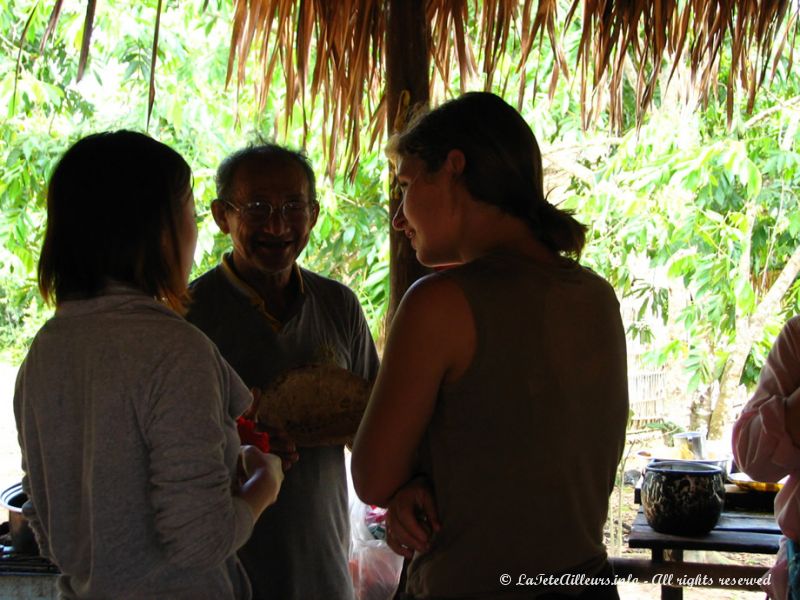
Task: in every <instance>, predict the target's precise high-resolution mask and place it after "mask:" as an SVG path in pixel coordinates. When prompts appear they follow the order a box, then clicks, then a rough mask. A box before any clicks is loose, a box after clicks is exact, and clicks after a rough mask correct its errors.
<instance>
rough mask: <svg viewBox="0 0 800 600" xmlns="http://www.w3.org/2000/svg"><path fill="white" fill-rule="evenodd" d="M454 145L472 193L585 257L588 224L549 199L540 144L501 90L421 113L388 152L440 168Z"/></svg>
mask: <svg viewBox="0 0 800 600" xmlns="http://www.w3.org/2000/svg"><path fill="white" fill-rule="evenodd" d="M454 149H458V150H460V151H461V152H463V154H464V157H465V159H466V160H465V166H464V171H463V173H462V175H461V177H462V181H463V183H464V185H465V186H466V188H467V190H468V191H469V192H470V194H472V196H474V197H475V198H476V199H477V200H480V201H482V202H486V203H487V204H491V205H493V206H497V207H498V208H499V209H500V210H502V211H504V212H506V213H508V214H510V215H513V216H515V217H517V218H519V219H522V220H523V221H525V222H526V223H527V224H528V225H529V226H530V228H531V230H532V232H533V234H534V236H535V237H536V238H537V239H538V240H539V241H540V242H542V243H543V244H545V245H546V246H547V247H548V248H549V249H551V250H552V251H554V252H556V253H563V254H566V255H569V256H573V257H575V258H578V257H580V254H581V251H582V250H583V246H584V243H585V240H586V226H585V225H583V224H581V223H579V222H578V221H577V220H576V219H575V218H574V217H573V216H572V215H573V213H572V211H568V210H562V209H559V208H557V207H555V206H553V205H552V204H550V203H549V202H548V201H547V198H546V197H545V194H544V184H543V173H542V172H543V169H542V155H541V152H540V150H539V144H538V143H537V142H536V137H535V136H534V135H533V131H531V128H530V127H529V126H528V124H527V123H526V122H525V120H524V119H523V118H522V116H521V115H520V114H519V113H518V112H517V111H516V110H515V109H514V108H512V107H511V106H510V105H509V104H507V103H506V102H505V101H504V100H503V99H502V98H500V97H499V96H496V95H495V94H491V93H489V92H469V93H467V94H464V95H462V96H460V97H458V98H456V99H454V100H450V101H449V102H445V103H444V104H442V105H440V106H438V107H437V108H435V109H433V110H431V111H427V112H422V113H421V114H418V115H417V116H416V117H415V118H414V120H412V122H411V124H410V125H409V127H408V129H406V130H405V131H403V132H401V133H399V134H397V135H395V136H393V137H392V138H391V139H390V140H389V144H388V146H387V154H389V155H390V156H392V157H394V158H398V157H402V156H416V157H418V158H420V159H421V160H422V161H423V162H424V163H425V166H426V168H427V170H428V171H430V172H434V171H437V170H439V168H441V166H442V164H444V161H445V159H446V158H447V155H448V153H449V152H450V151H451V150H454Z"/></svg>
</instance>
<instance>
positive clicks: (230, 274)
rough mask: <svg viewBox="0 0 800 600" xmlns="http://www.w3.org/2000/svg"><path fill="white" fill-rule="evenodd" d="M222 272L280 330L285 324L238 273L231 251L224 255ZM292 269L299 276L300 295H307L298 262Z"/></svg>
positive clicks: (273, 326)
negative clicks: (271, 311) (270, 310)
mask: <svg viewBox="0 0 800 600" xmlns="http://www.w3.org/2000/svg"><path fill="white" fill-rule="evenodd" d="M221 267H222V273H223V274H224V275H225V278H226V279H227V280H228V282H229V283H230V284H231V285H232V286H233V287H234V288H236V289H237V290H238V291H239V292H240V293H241V294H242V295H244V297H245V298H247V300H248V301H249V302H250V304H251V306H253V308H255V309H256V310H257V311H258V312H260V313H261V314H262V315H264V317H265V318H266V319H267V320H268V321H269V323H270V325H271V326H272V328H273V329H274V330H275V331H279V330H280V328H281V326H282V325H283V324H282V323H281V322H280V321H279V320H278V319H277V318H276V317H275V316H274V315H272V314H271V313H270V312H269V311H268V310H267V306H266V304H264V300H263V299H262V298H261V295H260V294H259V293H258V292H256V291H255V290H254V289H253V288H252V286H251V285H250V284H248V283H247V282H246V281H245V280H244V279H242V278H241V277H239V275H237V274H236V269H235V268H234V267H233V255H232V254H231V253H228V254H225V255H223V257H222V265H221ZM292 271H293V273H294V275H296V276H297V282H298V288H299V290H300V297H301V298H302V297H303V296H305V293H306V288H305V284H304V283H303V273H302V272H301V271H300V267H299V266H298V265H297V263H294V264H293V265H292Z"/></svg>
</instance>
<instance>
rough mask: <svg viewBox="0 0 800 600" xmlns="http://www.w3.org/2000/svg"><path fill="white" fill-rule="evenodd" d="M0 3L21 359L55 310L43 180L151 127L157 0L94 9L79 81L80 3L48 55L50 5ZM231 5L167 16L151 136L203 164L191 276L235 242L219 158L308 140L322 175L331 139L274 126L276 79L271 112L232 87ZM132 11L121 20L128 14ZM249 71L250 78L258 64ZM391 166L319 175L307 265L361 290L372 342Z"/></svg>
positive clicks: (5, 183)
mask: <svg viewBox="0 0 800 600" xmlns="http://www.w3.org/2000/svg"><path fill="white" fill-rule="evenodd" d="M0 3H2V4H4V6H3V9H4V10H3V11H1V12H0V25H1V26H2V28H1V29H2V31H3V32H4V33H3V35H2V37H0V44H2V49H3V52H2V53H0V73H3V74H4V75H3V76H2V79H0V114H2V115H3V117H4V118H3V120H2V122H0V165H2V177H1V178H0V209H2V211H1V212H0V242H2V245H1V246H0V298H2V309H0V343H2V349H1V350H0V352H2V354H4V355H5V356H6V359H10V360H13V361H15V362H16V361H18V360H19V359H20V358H21V356H22V354H24V352H25V349H26V348H27V345H28V344H29V342H30V339H31V337H32V335H33V334H34V333H35V332H36V330H37V329H38V327H39V326H40V325H41V323H42V322H43V321H44V320H45V319H46V318H47V316H48V315H49V314H51V310H50V309H48V308H47V307H44V306H43V304H42V301H41V299H40V297H39V295H38V292H37V289H36V261H37V259H38V252H39V248H40V247H41V240H42V234H43V225H44V206H45V195H46V182H47V177H48V176H49V173H51V172H52V170H53V167H54V166H55V164H56V161H57V160H58V158H59V156H60V155H61V153H63V151H64V150H65V149H66V148H67V147H68V146H69V144H70V143H71V142H73V141H75V140H76V139H77V138H79V137H81V136H82V135H85V134H87V133H90V132H94V131H101V130H106V129H116V128H129V129H135V130H144V129H145V127H146V124H147V123H146V108H147V93H148V82H149V78H150V51H151V47H152V35H153V23H154V20H155V6H156V3H155V2H145V3H139V4H134V5H130V4H128V3H120V2H113V1H112V2H108V3H104V5H107V8H105V9H103V8H100V9H99V10H98V13H97V16H96V20H95V28H94V33H93V36H92V46H91V54H90V60H89V62H88V65H87V71H86V74H85V75H84V78H83V80H82V81H81V82H79V83H77V82H76V81H75V78H76V75H77V61H78V56H79V49H80V43H81V36H82V27H83V12H82V11H83V10H84V7H83V6H82V5H81V6H77V5H75V6H70V5H68V4H65V5H64V7H63V11H62V15H61V18H60V21H59V25H58V27H57V28H56V31H55V34H54V36H53V37H52V38H51V39H50V41H49V42H48V45H47V48H46V49H45V52H44V53H40V52H39V42H40V40H41V36H42V34H43V32H44V28H45V26H46V21H47V17H48V13H47V10H45V8H43V7H41V6H39V5H38V4H37V3H36V2H34V1H32V0H27V1H4V2H3V1H2V0H0ZM230 11H231V6H230V5H229V3H224V2H217V3H215V2H211V3H209V6H207V7H206V8H205V10H203V2H202V0H195V1H193V2H186V3H180V4H178V3H165V7H164V12H163V14H162V24H161V36H160V41H159V53H158V64H157V72H156V87H157V95H156V102H155V105H154V110H153V114H152V117H151V121H150V124H149V133H150V134H151V135H153V136H154V137H155V138H157V139H160V140H161V141H163V142H165V143H167V144H169V145H171V146H173V147H174V148H176V149H177V150H178V151H179V152H181V154H183V155H184V156H185V157H186V159H187V160H188V162H189V163H190V164H191V165H192V167H193V170H194V193H195V198H196V203H197V210H198V221H199V239H198V248H197V253H196V255H195V269H194V275H199V274H200V273H202V272H204V271H206V270H207V269H209V268H211V267H213V266H214V265H216V264H217V263H218V262H219V260H220V257H221V255H222V253H223V252H225V251H227V250H228V248H229V242H228V240H227V239H226V237H225V236H223V235H221V234H220V233H219V231H218V229H217V227H216V224H215V223H214V221H213V218H212V217H211V214H210V208H209V207H210V201H211V199H213V198H214V197H215V192H214V181H213V177H214V171H215V169H216V166H217V165H218V164H219V162H220V161H221V160H222V158H224V156H226V155H227V154H228V153H230V152H232V151H233V150H235V149H237V148H239V147H241V146H243V145H245V144H246V143H250V142H253V141H256V140H258V139H276V141H278V142H279V143H286V144H288V145H290V146H293V147H297V148H299V147H302V146H305V151H306V152H307V154H308V155H309V157H310V159H311V161H312V163H313V164H314V166H315V171H316V172H317V173H318V174H322V173H323V172H324V167H323V159H322V140H321V139H320V138H319V137H315V136H312V135H309V136H308V137H307V139H306V140H305V143H304V139H305V138H306V136H305V130H304V127H303V124H302V111H301V110H300V109H299V108H297V109H296V114H294V115H290V116H291V117H292V118H290V119H289V121H288V126H287V127H286V130H285V131H284V130H283V128H281V129H280V130H279V129H276V123H277V122H278V121H279V120H280V119H279V116H282V111H283V102H284V100H283V92H282V82H281V80H280V78H279V74H276V76H275V77H276V79H275V82H274V85H273V92H274V93H273V94H272V95H271V97H270V98H269V99H268V101H267V105H266V107H265V110H264V111H263V112H259V111H258V110H256V99H255V98H254V97H253V93H252V91H251V88H250V87H243V88H242V89H240V90H237V89H236V86H235V85H232V86H231V87H230V88H229V89H225V87H224V85H223V83H224V81H225V73H226V69H227V60H228V40H229V36H230V16H231V15H230ZM123 12H124V14H125V18H124V19H123V18H119V16H120V15H121V14H123ZM31 13H32V14H33V17H32V19H31V24H30V27H29V29H28V31H27V34H26V35H25V37H24V40H23V43H22V49H21V52H20V48H19V41H20V39H21V36H22V30H23V28H24V24H25V22H26V20H27V19H28V16H29V15H30V14H31ZM18 53H19V55H20V69H19V77H18V78H17V77H15V68H16V57H17V54H18ZM254 60H255V59H254ZM250 67H251V68H250V69H249V71H250V72H251V73H255V72H257V71H258V69H257V68H255V65H251V66H250ZM311 108H313V107H311ZM320 112H321V111H316V112H315V113H314V112H313V111H312V122H311V123H309V130H310V131H318V130H319V124H320V123H319V121H320V119H321V115H320V114H319V113H320ZM384 162H385V161H384V160H383V159H382V157H381V156H380V155H379V153H378V152H377V151H373V152H371V153H368V154H366V155H365V156H364V158H363V160H362V168H361V169H360V170H359V173H358V175H357V178H356V180H355V182H354V183H350V182H348V181H347V180H345V179H344V178H342V177H339V178H337V179H335V180H334V181H330V180H328V179H326V178H324V177H322V176H321V175H320V176H318V191H319V195H320V198H321V200H322V213H321V216H320V220H319V223H318V225H317V227H316V229H315V231H314V232H313V235H312V239H311V242H310V244H309V247H308V249H307V250H306V252H305V256H304V257H303V259H302V260H303V263H304V265H305V266H306V267H308V268H310V269H312V270H314V271H317V272H320V273H322V274H324V275H328V276H331V277H334V278H336V279H339V280H341V281H343V282H344V283H346V284H348V285H350V286H351V287H352V288H353V289H354V290H355V291H356V293H357V294H358V296H359V298H360V300H361V302H362V304H363V306H364V308H365V312H366V314H367V318H368V321H369V323H370V326H371V328H372V330H373V333H374V334H375V335H376V337H378V336H380V335H381V334H382V325H383V318H384V315H385V311H386V305H387V300H388V277H387V275H388V252H389V250H388V222H389V216H388V212H387V208H386V205H387V203H386V201H385V198H386V193H385V190H384V187H383V186H384V183H383V182H384V181H385V180H386V177H385V174H384V172H383V169H384ZM122 183H123V182H121V184H122ZM112 193H113V191H112Z"/></svg>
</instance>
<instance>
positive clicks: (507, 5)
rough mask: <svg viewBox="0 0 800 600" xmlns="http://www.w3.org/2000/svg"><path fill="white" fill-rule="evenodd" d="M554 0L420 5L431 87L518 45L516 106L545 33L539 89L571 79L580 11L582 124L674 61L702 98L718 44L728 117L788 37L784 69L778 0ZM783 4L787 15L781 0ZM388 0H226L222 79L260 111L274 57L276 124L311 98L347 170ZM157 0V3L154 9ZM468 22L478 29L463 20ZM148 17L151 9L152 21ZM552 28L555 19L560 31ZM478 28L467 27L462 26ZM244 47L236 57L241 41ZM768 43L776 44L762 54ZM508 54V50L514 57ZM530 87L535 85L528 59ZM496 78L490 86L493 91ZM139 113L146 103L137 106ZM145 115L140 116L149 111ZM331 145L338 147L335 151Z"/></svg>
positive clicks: (380, 120)
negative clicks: (252, 98)
mask: <svg viewBox="0 0 800 600" xmlns="http://www.w3.org/2000/svg"><path fill="white" fill-rule="evenodd" d="M564 2H565V0H472V1H471V2H470V1H469V0H426V2H425V4H424V11H425V19H426V22H427V24H428V27H429V44H428V52H429V57H430V59H431V64H432V67H431V73H430V78H429V82H430V89H431V92H432V91H433V90H434V85H435V82H436V79H437V78H439V79H441V81H442V82H443V84H444V86H445V87H446V88H448V87H449V86H450V85H451V78H450V73H451V70H453V69H454V68H455V69H457V71H458V73H459V84H460V88H461V91H465V90H466V89H467V87H468V86H470V85H471V80H472V79H473V78H474V77H475V76H476V74H477V72H478V67H477V63H478V61H476V58H475V56H476V52H475V50H474V48H477V49H479V52H478V53H479V55H480V56H481V61H480V62H481V70H482V72H483V78H484V80H483V85H484V87H485V88H490V87H492V85H493V83H494V77H495V76H496V74H497V69H498V65H499V64H500V61H501V58H502V57H503V55H504V53H505V52H507V49H508V48H509V42H510V41H512V36H517V37H516V38H513V41H514V42H515V43H516V42H518V47H519V58H518V61H517V62H516V68H517V69H518V70H519V71H521V73H522V77H521V78H520V81H521V84H520V90H519V92H518V105H519V106H520V107H521V106H522V102H523V99H524V97H525V94H526V89H525V76H524V74H525V69H526V65H527V64H528V62H529V60H528V59H529V57H530V55H531V53H532V51H533V49H534V48H541V46H542V45H543V43H544V39H545V34H546V38H547V41H548V42H549V44H550V47H551V49H552V51H553V65H552V69H551V71H550V73H549V79H550V80H549V84H548V86H547V89H548V95H549V96H550V97H551V98H552V96H553V94H554V92H555V90H556V85H557V83H558V81H559V79H560V78H561V77H565V78H569V77H570V68H569V66H568V65H567V59H566V58H565V54H564V51H563V50H562V48H561V40H560V36H559V33H558V30H559V29H561V30H566V29H567V27H568V26H569V25H570V23H572V22H573V20H577V19H580V28H581V34H580V40H579V43H578V55H577V61H576V64H575V66H574V69H575V72H576V74H577V77H578V79H579V94H580V98H581V117H582V122H583V125H584V126H585V127H588V126H590V125H591V123H592V122H593V121H594V120H595V119H597V118H598V117H599V116H600V115H601V114H603V113H604V112H605V111H608V112H607V114H608V116H609V121H610V123H611V125H612V126H613V127H616V128H619V127H621V125H622V123H623V116H624V111H623V104H622V98H623V89H625V85H626V82H629V83H630V84H631V89H633V93H634V96H635V105H636V114H635V116H636V119H637V121H640V120H641V118H642V117H643V115H644V114H645V113H646V111H647V110H648V108H649V107H650V105H651V104H652V102H653V99H654V96H655V94H656V90H657V88H658V85H659V82H660V81H662V80H663V78H661V77H660V76H661V72H662V70H666V69H669V76H668V77H667V79H666V82H667V84H668V83H669V81H670V80H671V77H672V74H673V73H674V72H675V69H676V67H677V66H678V65H679V64H681V63H682V62H683V61H684V60H686V61H688V63H689V64H690V66H691V77H692V81H693V83H694V85H695V86H696V88H697V90H698V96H699V98H700V100H701V101H703V102H705V101H706V100H707V99H708V98H709V95H710V94H711V93H712V92H715V91H716V88H717V86H718V85H719V82H718V80H717V78H718V73H719V64H720V53H721V51H722V48H723V44H724V42H725V40H727V39H729V40H730V48H731V50H730V57H729V58H730V61H729V75H728V77H727V80H726V81H725V82H724V85H725V86H726V88H727V110H728V118H729V120H730V118H731V115H732V110H733V100H734V92H735V90H736V89H737V88H740V89H742V90H744V91H745V92H746V94H747V102H748V108H749V109H752V106H753V102H754V99H755V94H756V92H757V90H758V88H759V87H760V86H761V85H762V84H763V83H764V81H765V79H766V76H767V72H768V71H770V69H769V65H770V62H772V69H771V73H772V74H774V73H775V71H776V69H777V65H778V57H779V56H780V54H781V53H782V52H783V51H784V49H785V48H786V46H787V45H788V46H789V49H790V50H789V51H790V56H789V61H788V62H789V64H790V65H791V64H792V61H793V54H792V53H793V49H794V44H793V43H788V38H789V36H797V35H798V30H799V28H800V21H799V20H798V19H797V15H798V11H799V10H800V8H798V7H797V5H796V3H791V0H571V3H568V4H567V6H568V10H567V11H566V15H565V16H564V18H563V20H562V19H561V18H560V16H559V12H558V11H559V5H560V4H563V3H564ZM790 4H791V6H795V8H794V10H791V6H790ZM61 5H62V0H56V1H55V3H54V6H53V11H52V13H51V16H50V22H49V23H48V26H47V29H46V31H45V34H44V36H43V38H42V42H41V46H42V47H44V45H45V44H46V42H47V39H48V38H49V37H50V36H51V34H52V32H53V28H54V26H55V23H56V21H57V20H58V16H59V14H60V11H61ZM95 5H96V0H87V8H86V20H85V24H84V34H83V40H82V43H81V55H80V60H79V69H78V77H79V78H80V77H82V76H83V73H84V69H85V66H86V62H87V58H88V53H89V45H90V40H91V34H92V27H93V23H94V12H95ZM388 6H389V2H388V0H338V1H336V2H334V1H332V0H235V2H234V14H233V20H232V24H231V44H230V53H229V59H228V70H227V75H226V85H228V84H229V83H230V82H231V81H232V80H233V79H234V74H235V80H236V86H237V89H240V88H241V86H242V85H244V84H245V82H246V81H247V78H246V75H247V73H246V70H247V67H248V64H254V65H256V66H257V68H258V77H257V78H256V79H257V81H256V83H255V86H256V97H257V98H258V102H259V106H260V108H261V109H263V108H264V107H265V106H266V104H267V99H268V98H269V97H270V84H271V83H272V81H273V78H274V77H275V76H276V69H277V68H278V66H280V71H281V73H282V76H283V79H284V81H285V89H286V95H285V97H284V99H283V100H284V103H283V108H282V110H283V113H284V114H283V115H282V119H280V120H281V121H282V123H283V124H284V127H286V126H288V124H289V122H290V120H291V119H292V115H293V111H294V110H296V109H297V110H300V111H301V112H302V115H303V117H304V126H305V128H306V129H305V133H306V135H308V134H309V131H308V123H307V122H305V116H306V115H307V114H308V111H307V107H308V103H309V102H311V103H313V102H315V101H317V100H319V101H320V103H321V106H322V112H323V123H324V127H323V129H322V131H321V132H320V135H321V136H322V139H323V144H324V147H325V151H326V154H327V160H328V171H329V173H332V172H333V170H334V168H335V165H337V164H341V162H342V161H340V160H339V158H340V157H339V155H340V154H344V155H345V156H346V161H345V165H346V167H345V168H346V170H348V171H350V172H351V173H352V172H354V171H353V168H354V165H356V164H357V162H358V156H359V154H360V152H361V148H360V146H359V144H360V139H361V130H362V128H363V127H365V126H367V125H368V126H369V127H370V129H371V131H372V133H371V136H370V144H374V143H376V142H377V141H378V140H380V139H381V137H382V136H383V135H384V133H385V131H386V117H387V115H386V109H387V107H386V104H385V102H384V100H383V98H384V93H385V92H384V86H383V81H384V64H385V61H384V58H385V57H384V54H383V53H384V48H385V43H386V29H387V8H388ZM160 12H161V10H160V2H159V11H158V15H160ZM474 22H477V26H473V25H472V23H474ZM158 23H159V16H157V17H156V29H157V28H158ZM559 24H560V27H559ZM473 32H477V33H473ZM157 42H158V32H157V31H156V34H155V36H154V43H153V55H152V60H151V65H152V67H153V68H152V69H151V87H150V95H149V97H148V107H149V108H148V111H149V110H150V108H151V107H152V103H153V98H154V94H155V86H154V79H153V77H154V76H153V71H154V70H155V56H156V53H157V47H158V43H157ZM253 48H256V49H257V52H256V54H255V58H254V60H253V61H249V60H248V59H249V57H250V53H251V49H253ZM774 48H775V51H773V49H774ZM515 60H516V59H515ZM540 64H541V62H540V61H537V63H536V66H535V67H534V68H535V75H534V84H533V94H534V96H535V95H536V94H537V93H538V86H539V79H540V74H539V65H540ZM506 84H507V80H506V81H504V82H502V86H503V87H504V86H505V85H506ZM148 114H149V112H148ZM148 118H149V116H148ZM342 144H343V145H344V149H342Z"/></svg>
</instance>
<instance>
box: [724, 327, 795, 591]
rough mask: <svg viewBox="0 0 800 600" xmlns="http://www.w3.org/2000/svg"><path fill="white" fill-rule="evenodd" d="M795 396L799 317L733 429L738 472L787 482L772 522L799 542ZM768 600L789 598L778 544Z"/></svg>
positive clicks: (787, 330)
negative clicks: (791, 423)
mask: <svg viewBox="0 0 800 600" xmlns="http://www.w3.org/2000/svg"><path fill="white" fill-rule="evenodd" d="M797 395H800V316H797V317H794V318H792V319H790V320H789V321H788V322H787V323H786V325H785V326H784V328H783V330H781V333H780V335H778V338H777V339H776V340H775V344H774V345H773V347H772V350H771V351H770V353H769V356H768V357H767V362H766V364H765V365H764V368H763V369H762V370H761V378H760V379H759V382H758V387H757V388H756V392H755V394H754V395H753V397H752V398H751V399H750V401H749V402H748V403H747V405H746V406H745V407H744V410H743V411H742V414H741V415H740V416H739V418H738V420H737V421H736V424H735V425H734V428H733V454H734V457H735V459H736V464H737V465H739V468H740V469H742V471H744V472H745V473H747V474H748V475H749V476H750V477H752V478H753V479H755V480H757V481H778V480H779V479H781V478H783V477H785V476H786V475H789V480H788V481H787V482H786V484H785V485H784V486H783V489H782V490H781V491H780V492H779V493H778V495H777V496H776V498H775V518H776V520H777V522H778V525H779V526H780V528H781V531H782V532H783V533H784V535H785V536H786V537H788V538H790V539H793V540H800V448H798V447H797V446H796V445H795V444H794V443H793V442H792V440H791V438H790V437H789V434H788V433H787V432H786V411H785V406H786V400H787V399H788V398H792V397H794V396H797ZM770 575H771V581H770V585H769V586H767V587H765V591H766V592H767V593H768V594H769V595H770V597H771V598H780V599H783V598H787V597H788V566H787V562H786V549H785V548H784V546H783V544H781V549H780V552H779V553H778V558H777V561H776V563H775V565H774V566H773V567H772V569H771V570H770Z"/></svg>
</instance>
